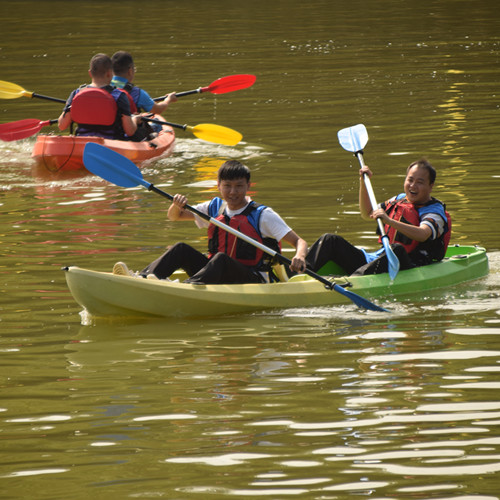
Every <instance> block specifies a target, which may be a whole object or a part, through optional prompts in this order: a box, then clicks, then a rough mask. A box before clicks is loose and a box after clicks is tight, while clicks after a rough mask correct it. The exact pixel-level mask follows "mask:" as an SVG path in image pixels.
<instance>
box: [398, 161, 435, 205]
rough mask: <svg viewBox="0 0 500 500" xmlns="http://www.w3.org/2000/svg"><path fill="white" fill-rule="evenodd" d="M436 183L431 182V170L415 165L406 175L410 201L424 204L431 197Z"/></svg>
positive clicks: (407, 193) (406, 192)
mask: <svg viewBox="0 0 500 500" xmlns="http://www.w3.org/2000/svg"><path fill="white" fill-rule="evenodd" d="M433 187H434V184H431V182H430V178H429V172H428V171H427V169H426V168H422V167H419V166H418V165H415V166H413V167H411V168H410V170H409V171H408V174H407V175H406V179H405V183H404V189H405V194H406V197H407V198H408V201H410V203H413V204H415V205H423V204H424V203H427V202H428V201H429V200H430V198H431V192H432V188H433Z"/></svg>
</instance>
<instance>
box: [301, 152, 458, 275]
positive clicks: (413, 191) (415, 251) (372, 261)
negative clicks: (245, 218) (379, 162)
mask: <svg viewBox="0 0 500 500" xmlns="http://www.w3.org/2000/svg"><path fill="white" fill-rule="evenodd" d="M359 173H360V190H359V208H360V213H361V216H362V218H363V219H365V220H374V219H377V217H380V218H381V219H382V221H383V223H384V228H385V232H386V234H387V236H388V237H389V241H390V243H391V248H392V249H393V251H394V253H395V254H396V256H397V257H398V259H399V262H400V269H401V270H404V269H411V268H413V267H417V266H424V265H427V264H430V263H432V262H434V261H439V260H441V259H442V258H443V257H444V255H445V253H446V248H447V247H448V243H449V241H450V236H451V218H450V215H449V214H448V212H447V211H446V207H445V205H444V204H443V203H441V202H440V201H439V200H437V199H436V198H434V197H432V196H431V192H432V189H433V187H434V183H435V180H436V170H435V169H434V167H432V165H431V164H430V163H429V162H428V161H427V160H426V159H424V158H423V159H421V160H418V161H415V162H413V163H411V164H410V166H409V167H408V168H407V171H406V178H405V181H404V193H401V194H399V195H397V196H394V197H393V198H391V199H390V200H388V201H386V202H384V203H381V204H380V205H379V206H378V208H377V209H376V210H372V206H371V203H370V198H369V196H368V192H367V190H366V186H365V183H364V182H363V174H364V173H367V174H368V175H369V176H370V177H371V176H372V172H371V170H370V169H369V167H367V166H365V167H363V168H361V169H360V172H359ZM379 242H380V243H381V240H380V239H379ZM328 261H333V262H335V263H336V264H338V265H339V266H340V267H341V268H342V269H343V270H344V271H345V273H346V274H354V275H364V274H379V273H385V272H388V260H387V257H386V255H385V250H384V248H383V247H381V248H380V249H379V250H378V251H376V252H372V253H369V252H366V251H365V250H364V249H362V248H358V247H355V246H354V245H352V244H351V243H350V242H348V241H347V240H345V239H344V238H343V237H342V236H339V235H336V234H330V233H326V234H324V235H323V236H321V237H320V238H319V239H318V240H317V241H316V242H315V243H314V244H313V245H312V246H311V248H310V249H309V252H308V254H307V257H306V262H307V265H308V267H309V268H310V269H312V270H314V271H317V270H319V269H321V267H322V266H323V265H325V264H326V263H327V262H328Z"/></svg>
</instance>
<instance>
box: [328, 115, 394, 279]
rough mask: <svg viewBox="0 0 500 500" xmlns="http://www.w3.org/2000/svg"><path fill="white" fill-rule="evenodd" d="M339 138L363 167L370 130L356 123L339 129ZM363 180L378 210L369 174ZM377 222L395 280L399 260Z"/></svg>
mask: <svg viewBox="0 0 500 500" xmlns="http://www.w3.org/2000/svg"><path fill="white" fill-rule="evenodd" d="M338 138H339V142H340V145H341V146H342V147H343V148H344V149H345V150H347V151H350V152H351V153H354V155H355V156H357V157H358V160H359V163H360V165H361V167H364V166H365V162H364V160H363V148H364V147H365V146H366V143H367V142H368V132H367V131H366V127H365V126H364V125H363V124H359V125H354V126H353V127H349V128H344V129H342V130H339V132H338ZM363 181H364V183H365V186H366V190H367V192H368V197H369V198H370V203H371V206H372V210H376V209H377V208H378V204H377V200H376V199H375V193H374V192H373V188H372V184H371V182H370V177H369V176H368V175H367V174H363ZM377 223H378V227H379V230H380V234H381V236H382V244H383V245H384V250H385V254H386V255H387V260H388V261H389V276H390V278H391V280H394V278H396V276H397V274H398V272H399V260H398V258H397V257H396V254H395V253H394V251H393V249H392V248H391V244H390V242H389V237H388V236H387V234H385V231H384V223H383V222H382V219H380V218H377Z"/></svg>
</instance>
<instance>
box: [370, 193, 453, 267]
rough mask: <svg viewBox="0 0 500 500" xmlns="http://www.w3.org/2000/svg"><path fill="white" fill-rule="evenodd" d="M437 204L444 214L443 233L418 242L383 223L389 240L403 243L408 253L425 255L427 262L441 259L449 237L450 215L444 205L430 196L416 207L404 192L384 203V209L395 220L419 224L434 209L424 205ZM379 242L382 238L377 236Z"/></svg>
mask: <svg viewBox="0 0 500 500" xmlns="http://www.w3.org/2000/svg"><path fill="white" fill-rule="evenodd" d="M436 203H437V204H439V205H440V206H441V209H442V211H443V212H444V214H445V216H446V220H445V227H444V230H443V234H442V235H441V236H439V237H438V238H436V239H433V240H431V239H428V240H427V241H423V242H419V241H416V240H412V239H411V238H409V237H408V236H405V235H404V234H402V233H401V232H399V231H397V230H396V229H395V228H393V227H391V226H389V225H388V224H385V227H384V229H385V233H386V234H387V236H388V238H389V242H390V243H391V244H392V243H399V244H401V245H403V247H404V248H405V250H406V252H407V253H408V254H413V255H415V254H416V253H419V254H422V255H425V256H426V257H427V258H428V259H429V262H430V261H433V260H441V259H442V258H443V257H444V255H445V253H446V249H447V248H448V244H449V242H450V238H451V217H450V214H449V213H448V212H447V210H446V206H445V205H444V204H443V203H442V202H440V201H439V200H437V199H436V198H431V200H430V201H428V202H427V203H426V204H425V205H423V206H421V207H419V208H416V207H415V205H414V204H413V203H410V202H409V201H408V200H407V198H406V196H405V195H404V193H402V194H400V195H398V196H396V198H394V199H393V200H390V201H388V202H385V203H384V210H385V212H386V213H387V215H388V216H389V217H390V218H391V219H393V220H396V221H399V222H404V223H405V224H411V225H412V226H420V221H421V218H422V216H423V215H425V213H427V212H429V211H432V212H433V211H435V209H429V210H426V207H430V206H431V205H435V204H436ZM379 242H380V243H382V238H381V237H380V238H379Z"/></svg>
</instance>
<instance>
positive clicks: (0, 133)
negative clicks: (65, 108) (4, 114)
mask: <svg viewBox="0 0 500 500" xmlns="http://www.w3.org/2000/svg"><path fill="white" fill-rule="evenodd" d="M54 123H57V119H55V120H45V121H44V122H41V121H40V120H37V119H36V118H28V119H26V120H19V121H17V122H10V123H2V124H0V139H1V140H2V141H18V140H19V139H26V138H27V137H31V136H32V135H35V134H37V133H38V132H40V130H41V129H42V127H46V126H47V125H52V124H54Z"/></svg>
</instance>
